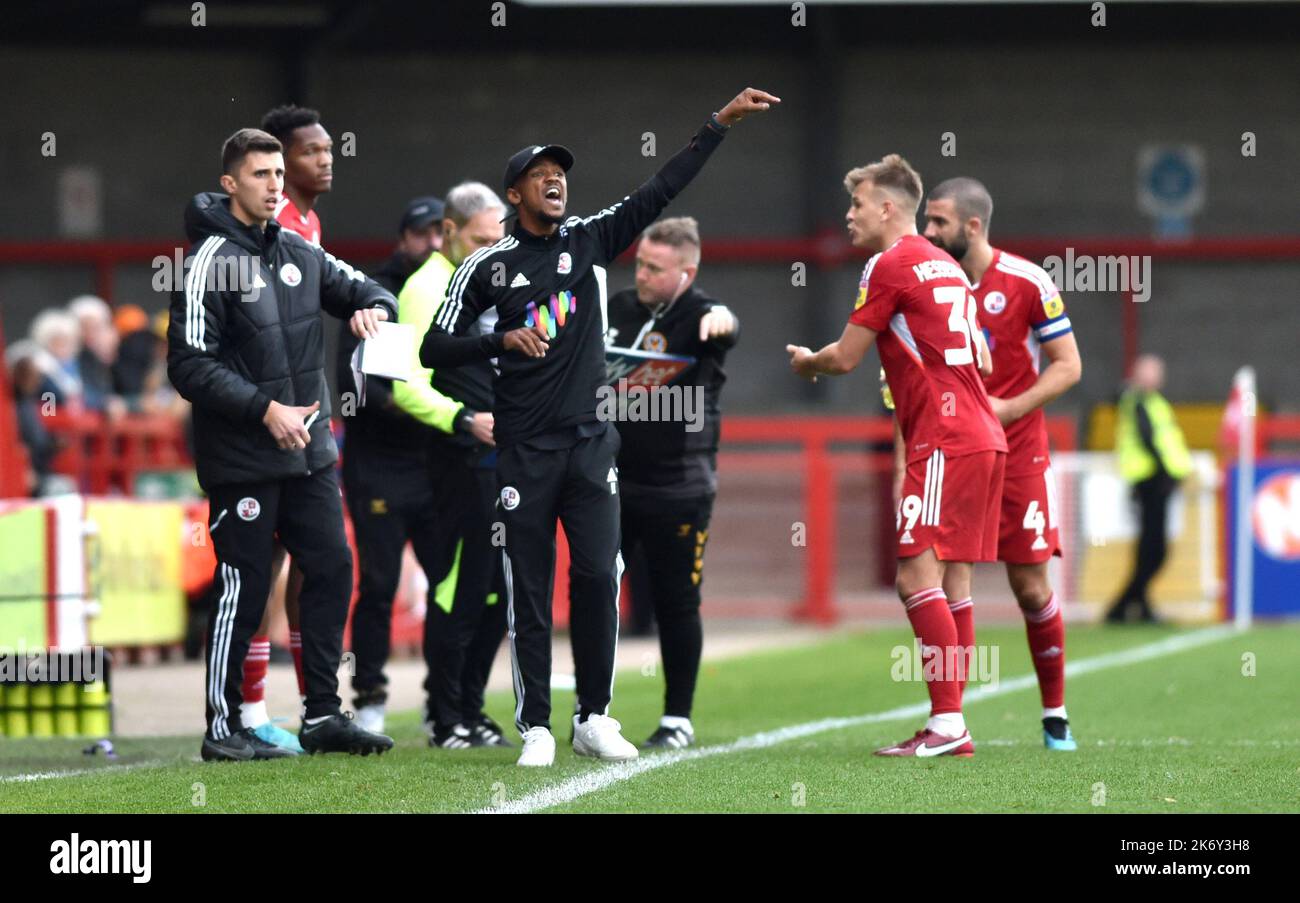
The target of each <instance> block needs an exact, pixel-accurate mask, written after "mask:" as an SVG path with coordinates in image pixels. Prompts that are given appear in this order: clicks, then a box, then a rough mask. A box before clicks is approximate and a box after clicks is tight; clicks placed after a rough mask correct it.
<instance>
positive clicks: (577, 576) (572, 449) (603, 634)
mask: <svg viewBox="0 0 1300 903" xmlns="http://www.w3.org/2000/svg"><path fill="white" fill-rule="evenodd" d="M594 426H595V425H593V428H592V429H578V430H573V431H571V432H572V434H573V435H572V437H571V439H570V440H568V441H570V442H571V444H566V445H565V446H564V447H561V448H554V447H548V446H551V445H554V444H556V443H553V442H541V441H539V442H530V441H525V442H521V443H518V444H515V445H511V446H508V447H506V448H504V449H502V450H501V452H500V456H499V458H498V460H497V481H498V484H499V485H500V487H501V490H500V496H499V504H498V508H497V513H498V516H499V517H500V518H501V521H502V523H503V524H504V525H505V550H504V556H503V567H504V570H505V582H506V597H507V602H508V605H509V608H508V609H507V611H508V618H509V637H510V651H511V660H512V664H513V666H514V684H515V724H516V726H517V727H518V728H519V731H520V733H522V732H524V731H526V730H528V729H529V728H532V727H547V728H549V727H550V722H551V624H552V620H551V586H552V579H553V575H554V571H555V524H556V520H557V519H558V520H559V522H560V523H561V524H562V525H563V526H564V533H565V537H566V538H567V539H568V543H569V627H570V639H571V642H572V644H573V659H574V665H575V670H576V676H577V690H578V709H579V712H580V714H581V715H582V717H583V718H586V717H587V716H588V715H592V714H600V715H603V714H606V713H608V711H609V702H610V698H611V696H612V695H613V689H614V686H613V684H614V654H615V649H616V647H617V644H618V589H619V582H620V580H621V579H622V576H623V560H622V557H621V556H620V555H619V551H618V549H619V497H618V476H617V471H616V470H615V466H614V462H615V459H616V457H617V455H618V448H619V436H618V431H617V430H615V429H614V428H613V427H610V426H609V425H608V424H603V426H604V427H605V428H604V429H603V431H600V432H597V433H596V434H595V435H583V433H590V432H596V431H595V429H594Z"/></svg>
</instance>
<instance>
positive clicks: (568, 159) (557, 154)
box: [502, 144, 573, 191]
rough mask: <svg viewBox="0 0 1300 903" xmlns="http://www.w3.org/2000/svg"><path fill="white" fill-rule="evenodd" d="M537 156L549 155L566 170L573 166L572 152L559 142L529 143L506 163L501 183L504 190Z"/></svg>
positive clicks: (507, 188) (509, 186)
mask: <svg viewBox="0 0 1300 903" xmlns="http://www.w3.org/2000/svg"><path fill="white" fill-rule="evenodd" d="M538 157H550V158H551V159H553V160H554V161H555V162H556V163H559V164H560V167H561V168H562V169H563V170H564V171H565V172H568V171H569V170H570V169H572V168H573V154H572V153H571V152H570V151H569V149H568V148H567V147H564V146H563V145H561V144H530V145H528V146H527V147H525V148H524V149H523V150H521V151H519V153H517V154H515V155H514V156H513V157H511V158H510V162H509V163H507V164H506V177H505V181H504V182H503V183H502V184H503V185H504V187H505V190H506V191H509V190H510V188H511V186H512V185H514V184H515V182H516V181H517V180H518V179H519V177H520V176H522V175H523V174H524V172H525V170H527V169H528V167H530V166H532V165H533V161H534V160H536V159H537V158H538Z"/></svg>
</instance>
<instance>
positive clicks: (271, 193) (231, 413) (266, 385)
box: [167, 129, 397, 760]
mask: <svg viewBox="0 0 1300 903" xmlns="http://www.w3.org/2000/svg"><path fill="white" fill-rule="evenodd" d="M222 168H223V170H224V173H223V175H222V177H221V186H222V188H223V189H225V191H226V195H222V194H215V193H204V194H199V195H196V196H195V197H194V199H193V200H192V201H191V202H190V204H189V206H188V207H187V208H186V210H185V231H186V235H187V237H188V239H189V241H190V243H191V245H190V254H189V255H188V257H187V260H186V268H185V276H184V280H183V282H182V284H181V286H180V287H179V288H178V289H176V290H174V291H173V293H172V301H171V325H170V326H169V328H168V334H167V342H168V353H167V372H168V376H169V377H170V378H171V381H172V384H173V385H174V386H175V387H176V390H177V391H178V392H179V393H180V394H181V395H182V396H183V397H185V398H186V399H187V400H189V401H190V402H191V403H192V404H193V406H194V446H195V453H194V457H195V465H196V467H197V470H198V477H199V483H200V485H201V486H202V487H203V488H204V490H205V491H206V492H207V493H208V499H209V504H210V517H211V523H210V525H209V528H208V529H209V533H210V535H211V536H212V543H213V546H214V549H215V552H216V558H217V570H216V574H215V577H214V582H213V606H212V612H211V617H210V618H209V621H208V630H207V641H208V651H207V682H206V690H205V697H206V701H207V724H208V727H207V731H206V733H205V734H204V739H203V746H202V750H201V753H202V756H203V758H204V759H236V760H238V759H254V758H279V757H282V756H285V755H293V753H292V752H290V751H288V750H286V749H284V748H282V747H278V746H272V745H271V744H269V743H266V742H264V741H262V740H261V739H259V738H257V737H255V736H253V734H252V732H251V731H250V730H247V729H245V728H244V727H243V725H242V724H241V723H240V717H239V704H240V702H241V701H242V700H241V693H240V679H241V676H242V673H243V665H244V658H245V656H246V655H247V653H248V644H249V641H250V640H251V639H252V636H253V634H254V632H255V631H256V629H257V626H258V624H259V623H260V622H261V619H262V612H263V609H264V608H265V606H266V599H267V592H268V589H269V584H270V579H271V573H270V571H271V557H272V540H273V537H274V536H275V534H277V533H278V534H279V537H280V540H281V541H282V542H283V543H284V545H285V547H286V548H288V550H289V552H290V554H291V555H293V558H294V560H295V561H297V562H299V563H300V564H301V566H302V570H303V574H304V577H305V580H304V583H303V590H302V639H303V669H304V672H305V679H306V684H307V698H306V706H307V711H306V716H305V718H304V721H303V727H302V730H301V732H300V734H299V739H300V742H301V743H302V745H303V748H304V749H306V750H307V751H309V752H330V751H336V750H337V751H343V750H346V751H349V752H361V753H368V752H372V751H382V750H384V749H387V748H389V747H391V746H392V740H390V739H389V738H387V737H383V736H381V735H378V734H371V733H369V732H367V731H363V730H361V728H359V727H357V726H356V725H355V724H353V723H352V721H351V720H349V719H347V718H345V717H344V716H343V715H341V714H340V712H339V703H340V700H339V696H338V678H337V676H336V675H337V671H338V666H339V662H340V659H341V656H342V651H343V649H342V647H343V626H344V622H345V620H346V618H347V608H348V599H349V597H350V595H351V593H352V555H351V552H350V551H349V549H348V545H347V539H346V537H345V535H344V532H343V509H342V505H341V502H340V499H339V489H338V483H337V481H336V479H335V476H334V463H335V461H336V460H337V458H338V449H337V447H336V446H335V444H334V437H333V436H332V435H331V433H330V426H329V423H330V402H329V390H328V389H327V387H326V383H325V350H324V339H323V335H322V329H323V327H322V324H321V319H320V311H321V308H324V309H325V310H326V311H327V312H329V313H330V314H333V315H334V316H336V317H340V318H343V319H350V321H351V323H350V325H351V328H352V331H353V332H354V333H355V334H357V335H360V336H367V335H371V334H373V332H374V330H375V328H376V326H377V324H378V321H379V320H383V319H396V316H397V305H396V302H395V300H394V298H393V296H392V294H390V293H389V292H387V291H385V290H384V289H383V288H382V287H380V286H379V285H378V284H376V283H375V282H373V281H372V280H370V279H368V278H366V276H365V275H364V274H362V273H360V272H358V271H356V270H354V269H352V267H350V266H348V265H347V264H346V263H343V262H342V261H340V260H336V259H335V258H334V257H332V256H331V255H329V254H327V253H326V252H324V251H322V250H321V249H320V248H319V247H316V246H314V245H310V244H308V243H307V242H306V241H304V240H302V239H301V238H299V237H298V236H297V235H294V234H293V233H291V232H287V231H283V230H281V228H280V226H279V224H278V223H276V222H274V220H273V219H272V218H273V216H274V212H275V206H276V204H277V202H278V201H279V199H280V194H281V192H282V191H283V188H284V158H283V156H282V153H281V146H280V142H279V141H277V140H276V139H275V138H273V137H272V136H270V135H268V134H267V133H265V132H262V131H259V130H257V129H241V130H239V131H238V132H236V133H235V134H234V135H232V136H231V137H230V138H229V139H227V141H226V143H225V146H224V147H223V148H222ZM227 195H228V196H227Z"/></svg>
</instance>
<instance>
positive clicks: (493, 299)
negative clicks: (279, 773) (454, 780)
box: [420, 88, 780, 765]
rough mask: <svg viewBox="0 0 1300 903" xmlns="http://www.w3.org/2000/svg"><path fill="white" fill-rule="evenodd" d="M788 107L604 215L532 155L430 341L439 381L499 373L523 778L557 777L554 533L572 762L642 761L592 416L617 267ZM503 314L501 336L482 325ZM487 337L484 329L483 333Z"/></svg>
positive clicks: (558, 150)
mask: <svg viewBox="0 0 1300 903" xmlns="http://www.w3.org/2000/svg"><path fill="white" fill-rule="evenodd" d="M775 103H780V98H777V97H773V96H772V95H770V94H768V93H766V92H764V91H759V90H756V89H754V88H746V89H745V90H744V91H742V92H741V93H740V94H739V95H737V96H736V97H735V98H734V99H733V100H732V101H731V102H730V103H728V104H727V105H726V106H725V107H723V108H722V110H720V111H719V112H717V113H715V114H714V115H713V116H712V117H710V119H709V121H708V122H707V123H705V124H704V125H703V126H701V127H700V129H699V131H698V132H696V133H695V136H694V137H692V138H691V140H690V143H689V144H687V145H686V147H685V148H683V149H682V150H681V151H679V152H678V153H677V154H676V155H675V156H673V157H672V159H670V160H669V161H668V162H667V163H665V164H664V166H663V168H662V169H660V170H659V172H657V173H655V175H653V176H652V177H651V178H650V180H649V181H648V182H646V183H645V184H644V185H642V186H641V187H640V188H638V189H637V190H636V191H634V192H632V194H630V195H628V196H627V197H625V198H623V200H622V201H621V202H619V203H617V204H613V205H611V206H609V207H607V208H605V209H604V210H602V211H600V212H599V213H597V214H595V215H594V216H589V217H586V218H585V219H584V218H581V217H576V216H572V217H568V218H566V217H565V206H566V201H567V198H568V184H567V182H566V176H565V173H567V172H568V170H569V169H570V168H571V167H572V166H573V154H571V153H570V152H569V151H568V150H567V149H566V148H564V147H561V146H559V145H554V144H553V145H530V146H529V147H526V148H524V149H523V150H521V151H519V152H518V153H517V154H515V155H514V156H513V157H511V158H510V161H509V163H508V164H507V165H506V174H505V181H504V188H505V192H506V200H507V201H508V202H509V203H510V204H511V206H513V207H514V211H515V213H516V214H517V216H518V222H517V223H516V224H515V227H514V229H513V231H512V232H511V233H510V234H509V235H507V236H506V237H505V238H503V239H502V240H501V241H499V242H497V243H496V244H494V245H492V246H490V247H488V248H484V249H482V250H480V251H478V252H476V253H475V254H473V255H471V256H470V257H469V258H467V259H466V260H465V262H464V263H463V264H462V265H461V267H460V269H459V270H457V271H456V274H455V276H453V277H452V281H451V285H450V287H449V288H448V290H447V299H446V301H445V302H444V304H443V306H442V309H441V310H440V311H439V313H438V316H437V318H436V319H435V320H434V322H433V325H432V326H431V327H430V329H429V332H428V333H427V334H426V335H425V338H424V342H423V345H422V346H421V349H420V360H421V362H422V363H423V364H424V365H425V366H426V367H429V368H432V369H437V368H441V367H455V366H457V365H460V364H463V363H466V362H468V361H472V360H481V359H483V358H492V357H495V358H497V359H498V361H497V367H498V374H497V378H496V384H495V391H496V409H495V411H494V415H495V418H496V423H495V431H494V437H495V439H496V444H497V447H498V448H499V449H500V454H499V457H498V460H497V480H498V484H499V487H500V495H499V499H498V505H499V508H498V513H499V515H500V517H501V519H502V522H503V523H504V525H505V549H504V558H503V562H502V563H503V569H504V572H505V578H506V596H507V602H508V608H507V616H508V619H509V636H510V651H511V656H512V662H513V665H514V683H515V700H516V705H515V723H516V725H517V727H518V728H519V731H520V733H521V734H522V735H523V740H524V748H523V752H522V753H521V755H520V757H519V764H520V765H550V764H552V762H553V761H554V760H555V738H554V737H553V736H552V735H551V731H550V726H551V697H550V682H551V607H550V601H551V600H550V595H551V594H550V586H551V577H552V571H553V570H554V561H555V522H556V519H557V518H558V519H559V521H560V522H561V523H562V524H563V525H564V532H565V535H566V536H567V537H568V541H569V555H570V569H569V593H570V621H571V624H570V627H571V635H572V643H573V658H574V665H575V670H576V672H577V690H578V714H576V715H575V716H574V722H575V724H574V734H573V750H574V752H575V753H577V754H579V755H585V756H595V757H597V758H601V759H608V760H621V759H634V758H636V756H637V750H636V747H635V746H633V745H632V744H631V743H629V742H628V741H627V740H625V739H624V738H623V736H622V734H621V733H620V730H621V728H620V725H619V723H618V722H617V721H615V720H614V719H612V718H610V717H608V714H607V713H608V711H609V702H610V697H611V695H612V693H613V683H614V651H615V647H616V645H617V642H618V586H619V580H620V579H621V577H622V570H623V563H622V559H621V558H620V556H619V552H618V548H619V499H618V475H617V473H616V471H615V468H614V461H615V457H616V455H617V453H618V444H619V439H618V432H617V431H616V430H615V429H614V428H613V427H611V426H610V425H609V424H607V423H602V422H600V421H599V420H598V418H597V416H596V404H597V392H598V390H599V389H600V387H601V386H603V385H604V384H605V342H604V334H605V329H606V327H607V325H608V324H607V323H606V319H607V313H606V302H607V295H606V267H607V266H608V265H609V263H610V261H612V260H613V259H614V258H616V257H617V256H618V255H619V254H620V253H622V252H623V250H624V249H626V248H627V247H628V246H629V245H630V244H632V242H633V241H635V240H636V237H637V236H638V235H639V234H640V233H641V231H642V230H643V229H644V228H645V227H646V226H648V225H649V224H650V223H651V222H653V221H654V219H655V218H656V217H657V216H658V215H659V214H660V212H661V211H662V210H663V209H664V208H665V207H667V206H668V202H669V201H671V200H672V199H673V198H674V197H676V196H677V194H678V193H679V192H680V191H681V190H682V189H683V188H685V187H686V186H687V184H689V183H690V181H691V179H693V178H694V177H695V176H696V174H697V173H699V171H700V169H701V168H702V167H703V166H704V163H705V161H706V160H707V159H708V158H709V155H710V154H711V153H712V152H713V151H714V149H715V148H717V146H718V145H719V144H720V143H721V142H722V138H723V135H725V134H726V132H727V130H728V129H729V128H730V127H731V126H733V125H735V124H736V123H737V122H739V121H740V120H741V119H743V118H744V117H745V116H746V115H747V114H749V113H756V112H759V111H762V110H766V109H768V108H769V107H770V106H771V105H772V104H775ZM493 308H495V311H496V325H495V327H494V328H491V329H486V328H484V325H483V322H484V321H482V320H480V315H482V314H484V313H485V312H489V311H491V310H492V309H493ZM476 324H477V326H476Z"/></svg>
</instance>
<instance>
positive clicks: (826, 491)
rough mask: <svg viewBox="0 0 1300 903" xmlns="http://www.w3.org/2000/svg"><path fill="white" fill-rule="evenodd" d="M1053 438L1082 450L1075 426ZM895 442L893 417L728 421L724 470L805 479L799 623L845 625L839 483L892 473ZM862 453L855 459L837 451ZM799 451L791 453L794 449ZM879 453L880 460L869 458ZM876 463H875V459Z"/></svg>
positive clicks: (886, 553)
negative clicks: (847, 477)
mask: <svg viewBox="0 0 1300 903" xmlns="http://www.w3.org/2000/svg"><path fill="white" fill-rule="evenodd" d="M1047 430H1048V436H1049V440H1050V442H1051V445H1052V447H1053V448H1054V449H1057V450H1059V451H1067V450H1073V449H1075V448H1077V447H1078V441H1077V430H1076V427H1075V423H1074V420H1073V419H1071V418H1068V417H1048V418H1047ZM893 441H894V427H893V422H892V420H891V419H890V418H888V417H800V416H782V417H726V418H723V421H722V447H723V452H722V453H721V454H720V455H719V461H718V466H719V469H720V470H725V469H726V468H728V467H743V468H745V469H748V470H755V469H758V470H762V469H767V470H773V471H789V470H794V469H801V470H802V471H803V511H804V518H805V519H804V526H805V530H806V532H805V539H806V541H807V550H808V554H807V556H806V559H805V560H806V564H805V567H804V573H803V599H802V600H801V601H800V602H799V604H798V605H797V606H796V607H795V610H794V617H796V618H798V619H801V620H809V621H814V622H816V623H819V624H831V623H834V622H835V620H836V619H837V618H838V613H837V611H836V607H835V599H834V585H833V584H834V579H835V573H836V552H835V550H836V547H837V546H836V531H837V527H836V515H837V504H836V498H837V491H836V485H837V477H838V476H839V475H840V474H842V473H845V472H848V471H850V470H861V469H864V468H867V469H871V470H876V471H879V470H881V469H882V468H888V467H889V461H890V460H892V459H891V453H890V451H889V449H892V447H893ZM846 444H850V445H856V446H857V448H856V449H855V450H853V451H852V452H845V451H841V452H836V451H834V450H833V446H836V445H840V446H843V445H846ZM738 445H747V446H754V445H763V446H768V447H769V450H765V451H755V450H753V449H752V448H751V449H749V450H747V451H745V452H737V451H733V449H734V448H735V446H738ZM791 445H794V446H797V451H795V452H791V451H789V446H791ZM871 446H875V456H871V455H868V454H867V450H868V448H870V447H871ZM873 457H874V458H875V460H872V458H873ZM889 538H890V534H889V533H888V532H885V533H884V534H882V548H881V556H882V560H886V561H888V560H892V559H893V558H894V552H893V547H892V543H891V542H889Z"/></svg>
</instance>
